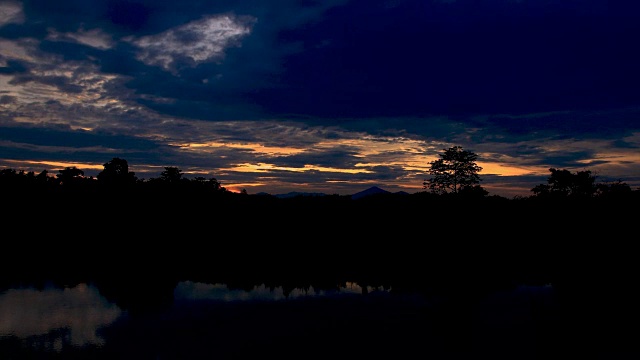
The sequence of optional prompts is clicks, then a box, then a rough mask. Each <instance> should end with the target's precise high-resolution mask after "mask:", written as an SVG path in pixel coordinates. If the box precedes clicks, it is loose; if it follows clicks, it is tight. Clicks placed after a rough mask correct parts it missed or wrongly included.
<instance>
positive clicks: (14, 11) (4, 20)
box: [0, 0, 24, 27]
mask: <svg viewBox="0 0 640 360" xmlns="http://www.w3.org/2000/svg"><path fill="white" fill-rule="evenodd" d="M23 21H24V13H23V10H22V3H20V2H17V1H11V0H9V1H5V2H2V3H0V27H2V26H4V25H7V24H12V23H13V24H21V23H22V22H23Z"/></svg>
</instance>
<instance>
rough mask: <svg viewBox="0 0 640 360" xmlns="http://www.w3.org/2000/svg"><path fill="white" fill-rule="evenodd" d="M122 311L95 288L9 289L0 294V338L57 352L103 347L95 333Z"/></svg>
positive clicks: (79, 285) (83, 286)
mask: <svg viewBox="0 0 640 360" xmlns="http://www.w3.org/2000/svg"><path fill="white" fill-rule="evenodd" d="M122 313H123V312H122V310H121V309H120V308H118V307H117V306H116V305H114V304H111V303H109V302H108V301H107V300H106V299H105V298H104V297H102V296H101V295H100V293H99V292H98V289H96V288H95V287H93V286H90V285H87V284H84V283H82V284H78V285H77V286H74V287H68V288H64V289H60V288H53V287H52V288H45V289H43V290H38V289H33V288H22V289H10V290H7V291H5V292H4V293H0V319H2V321H0V337H1V336H16V337H18V338H22V339H31V342H33V343H37V344H39V345H40V346H42V347H44V348H46V349H49V350H57V351H60V350H61V349H62V348H63V347H64V346H67V345H72V346H78V347H82V346H85V345H89V344H93V345H98V346H99V345H103V344H104V339H102V338H101V337H100V336H99V335H98V330H99V329H100V328H102V327H104V326H107V325H109V324H111V323H112V322H114V321H115V320H116V319H118V318H119V317H120V316H121V315H122Z"/></svg>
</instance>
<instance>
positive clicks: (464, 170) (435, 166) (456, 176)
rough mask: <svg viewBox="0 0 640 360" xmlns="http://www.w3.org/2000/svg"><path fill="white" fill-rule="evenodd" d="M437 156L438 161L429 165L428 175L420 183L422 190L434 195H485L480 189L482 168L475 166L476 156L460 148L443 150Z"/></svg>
mask: <svg viewBox="0 0 640 360" xmlns="http://www.w3.org/2000/svg"><path fill="white" fill-rule="evenodd" d="M443 151H444V152H443V153H441V154H439V156H440V159H437V160H434V161H431V162H430V163H429V166H430V167H429V171H428V173H429V175H431V178H429V179H425V180H424V182H423V183H422V185H423V187H424V189H428V190H430V191H431V192H432V193H436V194H448V193H453V194H460V193H472V194H480V195H486V194H487V192H486V190H484V189H482V187H481V186H479V185H478V184H479V183H480V181H481V179H480V175H478V173H479V172H480V171H481V170H482V167H480V166H478V165H477V164H476V159H477V158H478V155H477V154H476V153H474V152H472V151H468V150H464V149H463V148H462V147H461V146H453V147H450V148H448V149H443Z"/></svg>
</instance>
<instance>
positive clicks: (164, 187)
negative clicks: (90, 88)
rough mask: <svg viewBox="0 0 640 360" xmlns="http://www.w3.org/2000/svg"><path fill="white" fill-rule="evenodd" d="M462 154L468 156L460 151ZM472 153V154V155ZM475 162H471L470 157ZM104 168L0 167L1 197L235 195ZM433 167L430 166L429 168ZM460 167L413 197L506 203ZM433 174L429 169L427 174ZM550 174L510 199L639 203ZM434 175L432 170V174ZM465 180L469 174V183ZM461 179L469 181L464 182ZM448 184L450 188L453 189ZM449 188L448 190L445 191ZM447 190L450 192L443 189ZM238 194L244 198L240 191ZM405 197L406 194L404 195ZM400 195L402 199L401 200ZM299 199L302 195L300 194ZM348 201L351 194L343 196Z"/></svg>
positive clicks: (629, 192)
mask: <svg viewBox="0 0 640 360" xmlns="http://www.w3.org/2000/svg"><path fill="white" fill-rule="evenodd" d="M459 151H460V152H463V153H470V152H466V151H462V150H459ZM471 154H473V153H471ZM473 159H475V158H473ZM469 162H470V163H471V165H474V163H473V161H472V160H465V161H464V162H462V161H457V164H460V163H463V164H464V165H469ZM103 166H104V169H103V170H102V171H100V173H98V175H97V176H96V177H95V178H94V177H93V176H90V177H86V176H85V174H84V171H83V170H81V169H79V168H77V167H75V166H73V167H65V168H64V169H61V170H58V173H57V174H55V175H51V174H50V172H49V171H48V170H43V171H42V172H40V173H38V174H36V173H35V172H33V171H25V170H18V169H13V168H6V169H0V191H2V192H3V193H4V195H5V196H6V195H10V194H15V193H16V192H20V191H21V190H28V192H29V193H31V194H33V193H34V192H35V193H37V194H43V193H47V192H50V193H56V192H66V193H71V192H100V191H110V192H113V191H118V192H127V193H132V192H136V191H138V192H146V193H154V192H160V193H168V192H172V191H180V192H183V193H184V192H195V193H200V194H203V195H204V194H209V195H210V194H218V195H221V194H227V195H231V194H237V193H234V192H231V191H229V190H227V189H226V188H225V187H223V186H222V184H221V183H220V182H219V181H218V180H217V179H216V178H214V177H210V178H205V177H202V176H197V177H194V178H187V177H185V176H184V173H183V172H182V170H181V169H179V168H178V167H174V166H167V167H164V170H163V171H162V172H161V173H160V176H159V177H156V178H149V179H141V178H138V177H137V176H136V174H135V173H134V172H132V171H129V164H128V162H127V160H125V159H122V158H117V157H116V158H112V159H111V160H109V161H108V162H106V163H104V164H103ZM432 167H434V165H433V164H432ZM459 167H460V166H456V171H455V173H454V172H453V171H448V170H444V171H443V170H442V169H438V170H437V174H438V175H437V176H435V177H434V178H432V179H430V180H429V181H425V183H424V184H425V186H424V189H425V191H424V192H422V193H417V194H415V195H417V196H420V197H422V198H430V199H431V200H435V199H436V198H440V199H446V200H452V199H458V200H460V199H466V200H468V199H487V198H489V199H493V200H495V201H500V200H507V198H504V197H502V196H499V195H489V193H488V192H487V191H486V190H485V189H484V188H483V187H482V186H480V185H479V182H480V180H481V178H480V176H479V175H477V174H476V173H475V172H477V169H476V170H475V171H474V172H472V173H471V174H468V175H467V174H463V175H461V172H460V170H458V168H459ZM430 171H432V170H430ZM549 171H550V172H551V174H550V175H549V177H548V179H547V183H546V184H539V185H537V186H535V187H533V188H532V189H531V195H530V196H516V197H514V198H513V200H526V199H534V198H535V199H537V200H548V199H553V200H559V199H560V200H561V199H567V200H568V199H594V198H598V199H605V198H606V199H629V198H633V199H638V198H639V197H640V195H639V194H640V188H637V189H635V190H634V189H632V188H631V186H629V185H628V184H627V183H625V182H623V181H621V180H617V181H613V182H599V181H597V176H595V175H594V174H592V172H591V171H589V170H585V171H577V172H575V173H572V172H570V171H569V170H566V169H555V168H550V169H549ZM432 172H435V171H432ZM465 176H469V177H471V176H473V178H472V180H468V179H466V178H465ZM465 180H466V181H467V182H468V183H465ZM452 184H453V185H452ZM450 189H453V190H450ZM448 190H449V191H448ZM239 195H247V192H246V190H245V189H243V190H242V191H241V192H240V193H239ZM405 195H406V194H405ZM405 195H403V196H405ZM299 197H303V195H301V196H299ZM337 197H338V196H335V195H334V196H329V197H328V199H332V198H333V199H335V198H337ZM345 197H347V198H349V197H350V196H345ZM375 197H377V198H378V199H381V198H389V197H391V196H390V195H389V196H382V195H376V196H375Z"/></svg>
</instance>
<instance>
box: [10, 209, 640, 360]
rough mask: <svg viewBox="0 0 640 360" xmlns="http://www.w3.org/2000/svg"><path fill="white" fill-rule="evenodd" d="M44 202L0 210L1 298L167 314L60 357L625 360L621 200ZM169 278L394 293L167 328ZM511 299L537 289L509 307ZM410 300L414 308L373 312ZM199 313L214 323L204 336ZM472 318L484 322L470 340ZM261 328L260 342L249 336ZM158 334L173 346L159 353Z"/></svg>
mask: <svg viewBox="0 0 640 360" xmlns="http://www.w3.org/2000/svg"><path fill="white" fill-rule="evenodd" d="M50 200H51V199H49V201H45V202H44V203H29V204H28V205H24V203H21V204H20V205H18V206H16V207H15V211H13V212H11V213H10V214H9V217H8V222H7V224H11V225H10V226H9V227H8V229H7V230H6V232H5V234H6V236H5V237H4V240H3V256H4V261H3V262H2V272H1V274H2V275H0V288H1V289H10V288H16V287H20V286H35V287H40V288H43V287H45V286H50V285H51V284H54V285H55V286H58V287H61V288H64V287H65V286H73V285H74V284H80V283H90V284H95V286H96V287H97V288H98V289H99V291H100V293H101V294H103V296H104V297H105V298H106V299H108V300H109V301H111V302H113V303H115V304H117V305H118V306H119V307H120V308H122V309H125V310H127V311H130V312H131V313H132V314H138V315H136V316H142V317H144V316H149V315H145V314H154V311H155V314H158V312H160V313H162V314H164V315H163V316H165V320H166V321H162V322H158V323H157V324H156V325H154V326H151V327H147V326H148V325H147V324H148V323H146V322H145V323H144V324H145V325H143V324H142V323H138V325H136V323H135V322H134V323H133V324H131V326H132V327H129V326H127V327H123V328H118V326H117V325H116V326H115V327H114V328H111V329H112V330H109V331H113V333H112V334H111V336H113V337H114V338H117V339H118V340H117V341H115V342H114V343H112V344H117V345H114V346H113V347H110V348H103V349H95V353H91V352H90V353H89V354H87V353H86V351H87V350H83V352H81V351H78V352H77V353H75V352H74V351H70V352H68V353H66V354H65V357H73V356H76V357H77V358H87V357H96V358H100V357H101V358H121V357H122V356H123V354H125V353H129V355H130V358H197V357H199V356H198V354H201V353H200V352H198V351H197V349H198V348H199V345H197V344H202V343H206V342H208V341H209V339H212V338H216V339H219V340H220V341H224V343H226V344H235V348H234V349H235V350H233V351H229V352H228V353H226V355H225V356H226V358H232V357H233V358H254V357H256V356H260V355H261V354H262V355H265V356H269V357H273V356H274V355H275V354H276V353H277V354H278V355H277V357H281V358H282V357H284V358H293V357H294V356H295V357H300V356H303V357H311V358H327V357H329V356H331V357H333V358H351V357H363V356H366V357H369V358H413V357H416V352H418V353H417V355H418V356H422V355H425V357H428V356H429V354H431V355H433V356H434V357H435V358H479V357H481V356H482V355H487V357H488V358H494V359H495V358H505V359H507V358H509V359H514V358H517V359H533V358H536V359H549V358H555V357H558V358H559V357H581V358H582V357H590V358H601V359H617V358H620V359H623V358H637V355H638V350H637V349H636V347H635V343H636V339H637V335H638V334H637V332H636V331H635V330H634V327H633V324H635V323H637V321H638V320H640V313H639V311H638V307H637V304H638V300H639V299H638V296H637V295H636V294H635V293H636V291H635V290H634V284H635V283H636V282H637V278H636V274H638V273H640V271H638V270H640V269H638V264H639V262H638V261H637V259H636V256H635V254H636V252H635V251H633V249H634V248H635V244H634V240H633V239H634V238H635V237H637V236H635V235H637V230H636V229H635V226H634V225H635V224H634V221H637V219H635V220H634V219H633V217H634V216H633V212H630V211H629V209H630V208H629V207H628V205H629V204H618V203H594V202H589V203H571V204H568V203H542V204H540V203H539V204H531V203H519V202H508V203H505V202H499V203H493V202H490V201H482V202H478V201H471V202H456V203H450V202H448V203H437V202H436V203H428V202H423V201H416V200H415V199H411V200H407V199H406V198H393V199H385V200H384V201H373V200H372V201H361V202H354V201H345V202H341V201H331V202H330V201H326V200H323V199H315V200H309V199H307V200H304V201H302V200H300V201H289V202H286V203H283V202H276V201H273V200H270V199H266V200H265V199H261V200H260V201H253V200H251V201H249V200H247V201H246V202H238V201H234V202H233V203H228V202H224V201H219V202H209V201H206V200H207V199H185V198H167V199H162V200H158V199H154V200H150V199H137V200H136V199H131V198H117V197H116V198H105V199H99V200H100V201H97V202H91V203H84V202H81V201H79V199H56V201H53V202H51V201H50ZM63 200H64V201H63ZM334 200H335V199H334ZM89 204H94V205H91V206H90V205H89ZM183 281H192V282H199V283H204V284H215V283H224V284H227V285H229V286H230V287H232V288H237V289H247V290H248V289H251V288H253V287H254V286H257V285H261V284H264V285H266V286H267V287H282V288H284V289H285V291H291V290H292V289H295V288H309V287H313V288H314V289H329V290H330V289H335V288H336V287H339V286H340V284H344V283H346V282H356V283H358V284H360V285H362V286H374V287H380V288H384V289H391V294H393V297H390V298H384V297H378V298H377V301H378V302H373V301H372V302H369V301H370V300H367V299H372V298H375V296H376V294H367V295H366V296H365V297H359V298H356V299H351V300H348V301H345V302H339V303H334V302H327V301H326V299H325V300H318V299H315V300H308V301H304V302H300V303H295V304H288V305H287V306H280V305H278V304H269V305H266V304H262V305H256V307H252V308H246V309H243V310H242V311H240V312H234V311H226V310H224V311H223V310H222V309H224V307H222V308H217V307H216V310H215V311H214V310H206V309H209V308H207V307H205V308H202V309H201V310H203V311H204V313H206V315H202V312H200V314H201V315H202V316H203V317H201V315H197V316H195V315H193V316H195V317H197V319H195V318H194V321H195V322H194V323H193V324H191V325H188V326H187V327H186V329H185V328H182V330H178V329H181V327H180V326H179V324H178V323H177V321H178V320H175V321H176V323H172V321H171V311H175V306H183V305H184V304H182V305H181V304H176V302H175V298H174V289H175V288H176V286H177V284H179V283H181V282H183ZM47 284H49V285H47ZM523 287H536V288H544V289H547V290H546V291H547V292H545V295H544V298H540V297H537V298H536V297H526V296H525V297H524V298H523V297H520V298H517V297H513V294H514V292H516V291H518V289H522V288H523ZM287 289H288V290H287ZM384 294H385V295H382V296H388V295H389V293H386V292H385V293H384ZM505 294H511V295H505ZM378 296H381V295H380V294H378ZM415 296H418V299H422V300H418V301H417V302H411V303H403V305H402V306H389V307H386V305H389V303H388V301H389V302H398V301H405V300H406V299H407V298H412V299H414V300H415V299H416V298H415ZM500 296H502V298H500ZM510 296H511V297H510ZM496 297H498V298H500V299H501V300H499V299H497V298H496ZM402 299H404V300H402ZM425 299H431V300H430V301H427V300H425ZM433 299H437V301H436V302H433ZM488 299H493V302H492V301H488ZM509 299H511V300H509ZM516 299H517V300H516ZM535 299H537V300H535ZM303 303H304V304H305V305H304V309H303V308H298V307H297V306H298V305H297V304H303ZM383 304H386V305H383ZM434 304H437V306H436V305H434ZM201 305H202V304H201ZM395 305H398V304H397V303H395ZM193 306H197V305H194V304H190V305H189V306H188V308H193ZM228 306H232V305H228ZM171 309H173V310H171ZM193 309H195V308H193ZM501 309H503V310H504V311H501ZM166 311H169V313H166ZM208 311H209V312H208ZM211 311H213V312H214V313H215V314H214V313H212V312H211ZM218 311H219V312H218ZM207 316H211V317H212V319H215V322H219V324H226V325H225V326H223V325H206V324H211V322H210V321H207V320H205V319H207ZM198 319H200V320H198ZM479 319H484V320H483V321H484V322H485V323H489V324H491V326H490V327H489V328H486V329H485V328H482V327H480V328H478V324H479V323H478V321H479ZM152 322H153V320H152ZM242 324H244V325H246V326H242ZM267 324H270V325H267ZM274 324H275V325H274ZM174 325H175V326H174ZM136 326H140V327H136ZM211 326H213V327H211ZM218 326H219V327H218ZM268 326H274V328H273V331H274V332H273V335H274V336H269V337H264V336H263V335H261V334H263V332H260V331H257V330H255V329H254V328H255V327H262V329H263V330H268V329H265V327H268ZM113 329H118V330H117V331H116V330H113ZM483 329H485V330H486V331H489V332H488V333H486V334H483V331H484V330H483ZM487 329H490V330H487ZM183 330H184V331H186V333H185V332H183ZM511 330H513V331H511ZM517 331H524V332H526V333H527V335H526V336H523V337H519V335H516V334H517ZM141 332H144V333H145V335H144V336H143V337H137V336H136V334H140V333H141ZM167 334H171V335H167ZM489 334H492V335H491V340H490V339H489V337H488V336H489ZM164 336H169V337H171V338H172V339H177V342H176V343H175V344H174V345H169V344H171V342H169V341H168V340H167V342H163V341H162V339H163V337H164ZM498 338H499V339H501V340H503V341H498V340H497V339H498ZM134 339H136V340H134ZM180 339H181V340H180ZM187 339H189V341H187ZM221 339H224V340H221ZM523 339H527V340H526V341H525V340H523ZM192 340H197V341H195V342H191V341H192ZM12 341H13V340H11V339H9V340H7V339H4V340H2V344H3V351H5V352H6V353H5V354H6V355H7V356H8V357H7V358H28V357H29V356H34V357H37V356H39V355H38V354H31V353H29V352H27V353H22V352H20V351H19V352H17V353H16V352H15V351H14V350H15V349H23V348H22V347H21V346H22V345H20V344H19V343H14V342H12ZM134 341H141V342H144V341H147V342H151V343H153V344H155V345H154V346H155V348H156V349H158V353H157V354H155V355H154V356H153V357H151V356H149V355H150V354H148V353H145V352H144V351H143V350H141V349H142V347H137V345H135V344H134V343H133V342H134ZM187 344H190V345H187ZM12 349H13V350H12ZM136 349H137V350H139V351H143V353H139V354H138V353H136ZM23 350H24V349H23ZM205 353H207V356H204V355H203V358H211V356H210V355H211V354H210V353H208V352H205ZM420 354H422V355H420ZM22 355H24V356H22ZM49 355H51V356H52V357H53V358H55V357H56V356H58V357H60V356H61V355H56V354H49ZM129 355H128V356H129ZM225 356H222V358H225ZM3 358H4V357H3Z"/></svg>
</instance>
